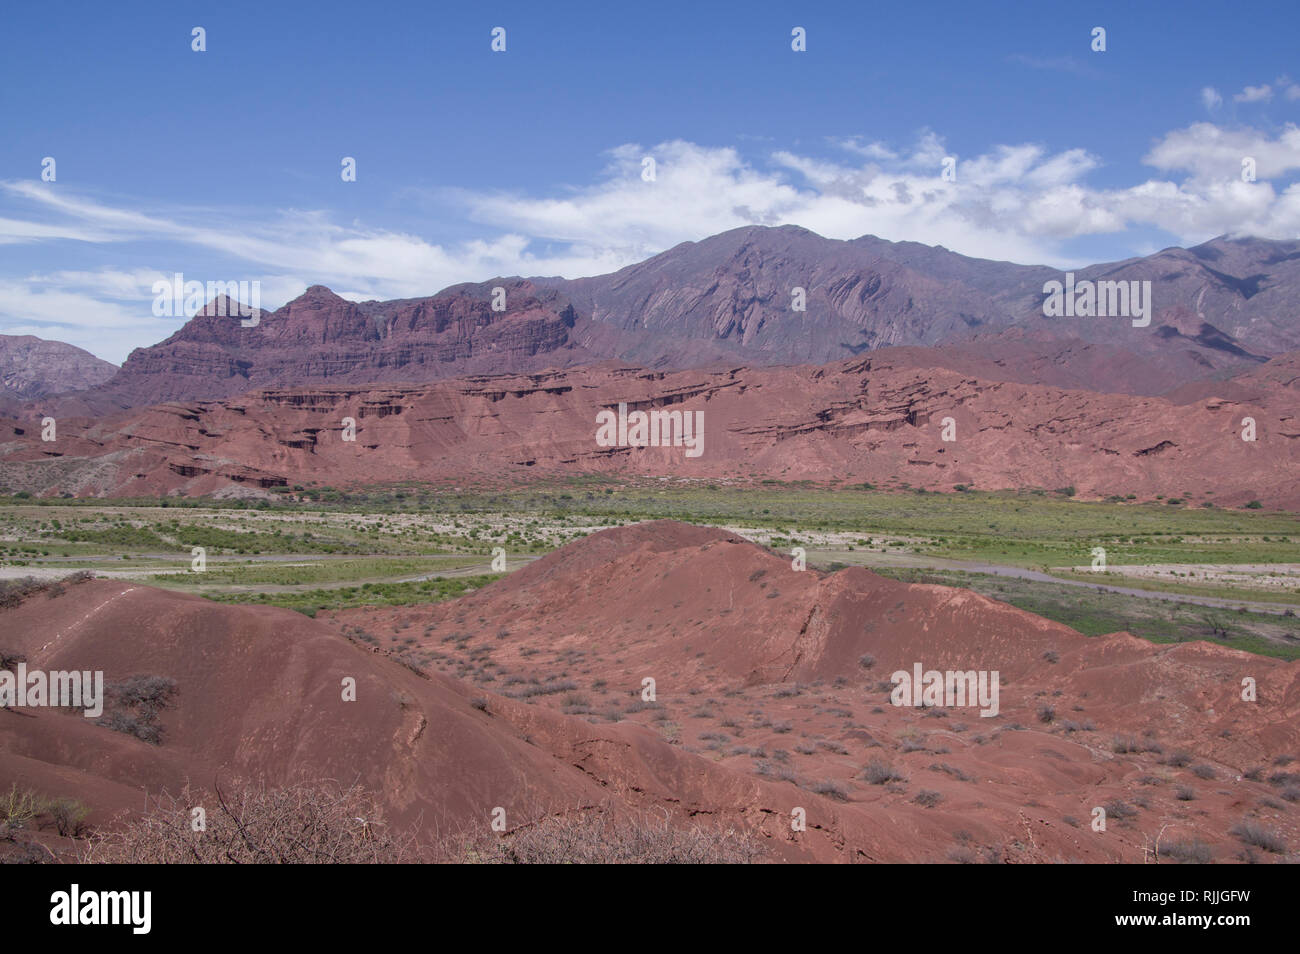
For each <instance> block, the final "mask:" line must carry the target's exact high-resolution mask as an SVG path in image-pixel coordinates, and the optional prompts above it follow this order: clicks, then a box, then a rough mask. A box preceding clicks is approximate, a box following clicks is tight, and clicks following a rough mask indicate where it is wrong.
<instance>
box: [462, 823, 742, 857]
mask: <svg viewBox="0 0 1300 954" xmlns="http://www.w3.org/2000/svg"><path fill="white" fill-rule="evenodd" d="M761 854H762V849H761V848H760V847H759V845H758V843H757V842H756V841H755V840H754V838H753V836H751V835H749V834H748V833H747V832H743V831H736V830H734V829H726V830H723V829H716V828H704V827H700V826H692V827H690V828H675V827H673V826H672V825H671V824H670V823H669V822H668V821H667V820H662V821H660V820H653V821H648V820H638V821H624V820H614V819H612V818H610V817H608V816H607V815H605V814H603V813H599V812H584V813H581V814H576V815H563V816H552V817H549V818H546V819H543V820H542V821H540V822H537V823H536V824H534V825H528V826H526V827H522V828H519V829H517V830H516V831H514V832H511V833H509V834H507V835H501V836H488V837H482V838H479V839H477V840H475V841H473V842H471V843H470V844H467V845H466V846H465V847H464V848H463V849H462V851H461V853H460V857H461V860H463V861H465V862H466V863H470V864H507V865H554V864H575V865H608V864H650V865H716V864H749V863H751V862H754V861H756V860H758V858H759V856H760V855H761Z"/></svg>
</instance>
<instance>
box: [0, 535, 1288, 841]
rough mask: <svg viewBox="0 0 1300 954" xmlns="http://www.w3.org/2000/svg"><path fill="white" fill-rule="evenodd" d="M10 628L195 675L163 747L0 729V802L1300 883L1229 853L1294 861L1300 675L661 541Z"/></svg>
mask: <svg viewBox="0 0 1300 954" xmlns="http://www.w3.org/2000/svg"><path fill="white" fill-rule="evenodd" d="M0 633H3V638H2V639H0V648H3V649H5V650H6V651H9V652H21V653H24V654H26V656H27V660H28V666H29V667H32V668H41V669H73V668H75V669H103V670H105V672H106V678H107V679H108V681H109V682H114V681H120V680H122V679H125V678H127V677H130V676H134V675H157V676H165V677H168V678H171V679H174V680H175V681H176V683H177V687H178V693H177V695H176V697H175V699H174V703H173V704H172V705H171V706H170V707H168V708H166V709H164V710H163V711H162V714H161V719H160V721H161V724H162V727H163V732H164V735H163V742H162V744H161V745H159V746H154V745H150V744H148V743H146V742H144V741H141V740H140V739H137V738H135V737H133V736H131V735H128V734H125V733H121V732H115V731H113V730H112V729H109V728H107V727H104V726H99V725H95V724H94V720H91V719H86V718H84V717H83V716H82V715H80V714H79V713H75V712H68V711H58V710H50V709H39V710H33V709H27V710H22V711H18V710H9V711H0V782H3V784H4V786H5V787H6V788H7V787H8V785H10V784H12V783H16V784H18V785H19V786H20V787H30V788H32V789H35V790H37V791H38V792H40V793H41V794H44V795H47V796H51V797H58V796H67V797H75V798H78V799H80V800H82V801H83V802H85V803H86V804H88V805H90V806H93V808H94V809H95V812H94V815H93V816H92V819H91V820H92V822H96V823H100V824H104V823H108V822H110V821H111V820H112V819H113V818H114V817H115V815H116V813H119V812H121V811H123V810H131V809H134V808H136V807H138V806H139V805H141V804H142V803H143V800H144V795H145V793H146V791H147V792H149V793H153V794H156V793H157V792H158V791H159V790H160V789H163V788H166V789H168V790H169V791H173V792H175V791H179V789H180V788H181V787H182V785H183V784H184V783H185V782H186V781H187V780H189V781H193V782H194V783H196V784H197V785H199V786H201V787H206V786H210V785H211V784H212V783H213V781H214V780H227V779H231V778H234V777H242V778H259V777H260V778H264V779H266V780H267V781H268V782H270V783H272V784H276V783H280V782H285V781H289V780H293V779H301V778H307V779H319V778H332V779H336V780H338V781H341V782H343V783H353V782H357V783H360V784H361V785H363V786H364V787H367V788H369V789H372V790H374V791H376V792H377V793H378V794H379V796H380V798H381V799H382V801H383V802H384V804H385V805H386V806H387V809H388V812H389V817H390V819H391V820H392V821H393V822H394V823H395V824H398V825H403V826H414V827H415V828H416V829H417V830H418V831H419V832H420V833H421V835H422V836H423V837H424V838H425V839H426V840H434V839H436V838H438V837H440V836H443V835H447V834H449V833H455V832H463V831H481V830H483V828H485V827H486V826H487V825H488V821H489V817H490V813H491V811H492V809H493V808H495V807H497V806H501V807H504V808H505V809H506V812H507V822H508V824H509V825H510V826H511V827H514V826H517V825H521V824H528V823H530V822H532V821H535V820H536V819H538V818H540V817H542V816H543V815H544V814H555V813H560V812H568V811H572V810H574V809H578V808H583V807H600V808H603V809H605V810H608V811H611V812H613V813H615V814H624V813H628V812H646V811H650V810H654V809H662V810H664V811H666V812H667V814H668V815H669V817H671V818H672V819H673V820H674V823H677V824H686V823H688V822H691V821H696V822H698V821H707V822H709V823H719V824H723V825H728V826H736V827H744V828H747V829H750V830H752V831H753V832H755V833H756V834H757V835H758V836H759V837H760V839H761V842H762V844H763V846H764V847H765V848H766V849H767V851H768V853H769V857H770V858H772V859H778V860H801V861H947V860H953V861H1002V862H1037V861H1062V860H1082V861H1129V862H1135V861H1142V860H1144V858H1145V857H1147V850H1148V849H1149V848H1150V847H1151V846H1152V843H1153V841H1154V840H1155V839H1156V838H1157V837H1158V838H1159V839H1160V846H1161V851H1162V853H1163V852H1168V851H1170V850H1173V851H1175V852H1178V851H1187V850H1191V846H1193V845H1194V843H1196V842H1201V843H1204V844H1205V845H1207V846H1209V850H1210V851H1211V852H1212V855H1213V858H1214V859H1215V860H1219V861H1232V860H1237V859H1240V858H1246V857H1257V858H1259V859H1261V860H1276V859H1278V858H1279V857H1280V856H1279V855H1277V854H1270V853H1267V852H1264V851H1261V850H1260V849H1258V848H1249V847H1248V846H1247V845H1245V844H1244V843H1243V842H1242V840H1241V839H1240V838H1239V837H1237V836H1235V835H1233V834H1232V833H1231V832H1230V829H1232V828H1233V827H1234V826H1235V825H1237V824H1238V823H1240V822H1242V821H1246V822H1249V823H1250V824H1253V825H1255V826H1258V827H1259V828H1261V829H1264V830H1266V831H1268V832H1271V833H1274V834H1275V835H1276V836H1277V837H1278V838H1280V839H1281V840H1283V841H1284V842H1285V843H1286V845H1287V846H1288V849H1289V850H1290V851H1291V852H1294V851H1295V847H1296V846H1297V845H1298V844H1300V825H1298V824H1297V818H1296V813H1295V810H1294V801H1293V800H1294V799H1295V798H1297V797H1300V784H1298V783H1300V775H1297V769H1296V767H1295V766H1294V765H1288V763H1289V762H1290V761H1291V760H1292V759H1294V758H1295V756H1296V755H1298V754H1300V738H1298V735H1300V729H1298V728H1297V719H1296V716H1297V708H1298V707H1300V681H1298V680H1297V678H1296V676H1297V667H1296V665H1295V664H1293V663H1291V664H1289V663H1283V662H1278V661H1275V660H1270V659H1265V658H1262V657H1257V656H1252V655H1249V654H1246V653H1241V652H1236V651H1233V650H1227V649H1223V648H1219V647H1216V646H1211V645H1208V644H1203V643H1189V644H1184V645H1179V646H1172V647H1170V646H1154V645H1151V644H1148V643H1146V642H1143V641H1141V640H1138V639H1136V638H1134V637H1132V636H1129V635H1127V634H1116V635H1112V636H1105V637H1099V638H1092V639H1090V638H1086V637H1084V636H1082V635H1080V634H1078V633H1076V632H1074V631H1073V630H1070V629H1068V628H1067V627H1064V626H1061V625H1058V624H1055V623H1052V622H1049V621H1047V620H1044V619H1041V618H1039V617H1036V616H1034V615H1032V614H1029V613H1026V612H1022V611H1020V610H1017V609H1014V608H1012V607H1009V606H1006V605H1004V604H1000V603H997V602H995V601H992V600H988V599H985V598H983V597H980V596H977V595H975V594H972V593H969V592H967V591H963V590H957V589H951V588H946V587H934V586H920V585H908V584H902V583H897V582H894V581H890V580H886V579H883V578H881V577H877V576H875V575H874V574H872V573H870V572H868V571H866V570H863V569H860V568H852V569H848V570H842V571H840V572H838V573H835V574H829V575H825V574H820V573H818V572H816V571H813V570H808V571H802V572H799V571H795V570H793V569H792V568H791V565H790V562H789V560H788V559H786V558H785V557H783V556H780V555H776V554H773V553H770V552H768V551H765V550H762V549H760V548H758V547H756V546H754V545H752V544H750V543H748V542H745V541H743V540H741V539H740V538H737V537H734V536H732V535H730V534H727V533H725V532H723V531H719V530H714V529H702V528H697V527H693V526H688V525H684V524H678V523H673V522H667V521H664V522H657V523H651V524H642V525H638V526H635V527H627V528H621V529H616V530H610V531H605V532H602V533H599V534H596V535H594V536H592V537H589V538H587V539H585V540H583V541H579V542H576V543H574V544H571V545H570V546H568V547H565V548H564V549H562V550H560V551H557V552H556V553H553V554H551V555H550V556H548V557H546V558H544V559H542V560H539V561H537V562H536V563H534V564H532V565H530V566H529V567H527V568H525V569H522V570H520V571H518V572H516V573H514V574H512V575H511V576H509V577H507V578H504V579H502V580H500V581H497V582H496V583H494V584H492V585H491V586H489V587H487V588H485V589H483V590H481V591H479V592H476V593H473V594H470V595H468V596H466V597H464V598H461V599H459V600H456V601H454V602H449V603H443V604H436V605H432V606H415V607H401V608H390V609H376V608H369V609H358V610H350V611H345V612H340V613H337V614H334V615H333V616H331V617H330V618H328V619H324V618H322V619H321V620H310V619H307V618H306V617H303V616H301V615H299V614H296V613H293V612H290V611H284V610H277V609H266V608H252V607H235V606H227V605H220V604H214V603H210V602H207V601H205V600H203V599H200V598H197V597H190V596H184V595H177V594H173V593H168V592H164V591H160V590H155V589H151V588H148V587H141V586H132V585H128V584H122V583H117V582H106V581H96V582H91V583H83V584H79V585H76V586H71V587H69V588H68V590H67V592H66V593H65V594H63V595H59V596H53V597H50V596H46V595H44V594H37V595H35V596H32V597H29V598H28V599H27V600H26V601H25V602H24V603H23V604H22V605H21V606H19V607H18V608H15V609H7V610H0ZM345 637H346V638H345ZM372 641H377V642H378V645H377V646H375V645H368V643H370V642H372ZM864 657H871V658H869V659H868V658H864ZM916 662H920V663H922V664H923V665H924V666H925V668H927V669H929V668H935V669H962V670H965V669H987V670H998V671H999V672H1000V674H1001V694H1000V706H1001V713H1000V714H999V715H998V716H997V717H995V718H982V717H981V716H980V715H979V714H978V711H977V710H974V709H960V710H956V711H954V710H951V709H944V708H929V709H921V708H916V709H913V708H896V707H894V706H892V705H891V704H890V701H889V692H888V689H889V686H888V682H887V680H888V679H889V675H890V673H891V672H892V671H893V670H895V669H910V668H911V667H912V665H913V663H916ZM411 666H415V667H417V668H423V669H424V670H425V672H423V673H421V672H416V671H414V670H413V669H412V668H411ZM438 670H442V671H441V672H439V671H438ZM349 676H350V677H352V678H355V679H356V682H357V701H355V702H344V701H343V700H342V698H341V689H340V687H341V682H342V680H343V679H344V677H349ZM647 676H649V677H653V678H654V679H655V680H656V683H657V700H656V702H654V703H653V704H651V703H643V702H641V687H642V679H643V678H645V677H647ZM1244 676H1250V677H1252V678H1254V679H1255V680H1257V683H1258V687H1259V701H1258V702H1254V703H1250V702H1243V701H1241V699H1240V694H1241V689H1240V683H1241V679H1242V678H1243V677H1244ZM1049 709H1050V711H1049ZM1117 740H1118V744H1117ZM1117 749H1122V750H1124V751H1117ZM873 761H876V762H878V763H879V764H878V765H876V766H874V767H873V766H871V763H872V762H873ZM885 769H889V770H891V771H892V773H893V774H894V775H896V776H897V777H894V778H889V777H880V776H882V775H888V774H889V773H888V772H885V771H884V770H885ZM873 771H874V772H875V773H876V775H875V776H873V775H872V772H873ZM1184 789H1185V791H1184ZM1096 806H1105V807H1106V808H1107V811H1108V814H1109V820H1108V827H1107V830H1106V831H1105V832H1095V831H1093V830H1092V829H1091V828H1090V825H1089V823H1090V821H1091V817H1092V811H1093V809H1094V807H1096ZM797 807H801V808H803V809H805V811H806V813H807V831H806V832H795V831H793V830H792V828H791V824H790V819H791V812H792V811H793V810H794V809H795V808H797ZM1292 857H1294V855H1292ZM1166 860H1167V856H1166Z"/></svg>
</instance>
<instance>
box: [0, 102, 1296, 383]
mask: <svg viewBox="0 0 1300 954" xmlns="http://www.w3.org/2000/svg"><path fill="white" fill-rule="evenodd" d="M1289 83H1290V81H1289V80H1288V81H1285V83H1284V82H1283V81H1282V80H1279V82H1278V84H1277V88H1278V89H1288V90H1289V89H1290V88H1291V86H1290V85H1288V84H1289ZM1287 95H1289V93H1288V94H1287ZM1216 96H1217V93H1216ZM1207 102H1208V100H1207ZM830 145H831V147H832V149H831V150H829V152H828V151H826V150H822V153H823V154H809V153H808V152H806V151H794V150H790V149H786V150H777V151H773V152H770V153H769V154H767V155H758V156H746V155H742V154H741V152H740V151H738V150H737V149H735V148H731V147H726V146H721V147H715V146H704V145H699V144H696V143H691V142H685V141H681V140H674V141H670V142H665V143H660V144H658V145H655V146H649V147H646V146H642V145H639V144H633V143H628V144H624V145H621V146H618V147H616V148H614V149H612V150H610V152H609V153H608V155H607V160H608V161H607V164H606V166H605V168H604V169H603V171H602V173H601V175H599V176H598V177H597V178H596V180H595V181H593V182H590V183H587V184H583V185H578V186H573V187H569V188H566V189H562V190H552V192H551V193H550V194H543V195H530V194H525V193H522V192H511V191H496V192H481V191H471V190H444V191H441V192H439V193H436V194H435V198H436V199H437V200H438V201H439V202H440V203H442V204H443V206H444V207H445V206H450V207H452V208H454V209H456V210H458V211H459V213H460V216H461V220H462V221H463V220H466V219H467V220H468V221H469V222H471V223H477V225H478V226H480V227H486V228H484V232H485V233H490V237H484V238H482V239H479V240H475V241H466V242H461V243H458V244H454V245H448V244H437V243H433V242H430V241H428V240H427V239H425V238H423V237H422V236H419V235H415V234H410V233H408V232H403V231H394V230H391V229H384V228H379V227H374V226H370V225H366V224H364V223H359V222H353V223H349V224H339V223H338V222H336V221H335V220H334V219H333V218H332V217H331V216H330V215H329V214H328V213H326V212H322V211H300V210H284V211H279V212H276V213H274V214H272V215H270V216H262V215H258V214H255V213H253V212H249V213H238V212H235V211H232V210H228V209H227V210H214V209H192V208H191V209H172V210H156V209H155V210H138V209H127V208H119V207H116V206H113V205H110V204H107V203H105V202H103V201H99V200H96V199H95V198H92V197H88V196H86V195H83V194H79V193H77V192H74V191H70V190H67V189H64V188H62V187H61V188H60V189H58V190H54V189H50V188H48V187H45V186H43V185H39V184H33V183H28V182H5V183H0V190H2V191H3V192H4V193H5V194H7V195H8V196H9V197H10V198H12V199H14V200H16V201H17V202H19V203H25V204H26V206H27V207H28V209H29V210H30V211H31V214H30V215H29V216H27V218H26V219H24V218H21V217H19V216H17V215H13V216H11V217H9V218H5V219H0V243H4V242H7V243H9V244H16V243H27V244H37V243H40V244H46V245H50V246H51V247H54V245H55V243H60V246H59V247H66V245H67V243H93V244H95V245H118V246H124V249H123V254H124V255H126V256H128V259H129V256H131V255H132V254H135V255H136V256H137V257H138V258H145V257H148V258H149V259H150V261H149V265H150V266H151V267H149V268H134V267H131V268H119V269H104V270H99V271H95V270H84V269H83V270H76V269H73V268H66V269H64V270H60V271H50V272H48V273H45V274H40V275H27V276H25V277H16V276H13V275H11V276H10V277H9V278H3V277H0V325H3V326H4V327H5V330H8V331H13V330H14V329H15V328H19V327H21V328H25V329H32V328H39V327H46V331H45V333H44V336H46V337H57V338H62V339H63V340H69V341H72V342H73V343H76V344H81V345H82V346H83V347H90V348H91V350H94V351H95V352H96V353H99V354H101V355H103V356H106V357H111V358H113V359H115V360H120V358H121V357H122V356H124V355H125V350H126V348H127V345H128V342H129V343H132V344H149V343H152V342H153V341H156V340H158V339H159V338H161V337H163V336H164V335H165V334H166V333H168V332H169V331H170V330H172V326H170V325H169V326H167V327H166V329H165V330H162V331H160V330H159V326H160V324H161V323H160V321H159V320H158V319H155V318H153V316H152V314H151V313H150V311H149V307H148V305H149V301H150V300H151V294H150V287H151V285H152V282H153V281H154V280H155V279H156V278H160V277H161V278H167V277H170V274H171V271H172V269H171V268H169V267H168V263H166V262H163V261H159V260H158V253H157V251H156V248H157V247H158V246H159V245H163V246H165V247H175V248H177V249H180V250H183V251H184V254H185V256H186V258H187V259H193V257H194V256H193V250H194V249H195V248H198V249H200V250H206V251H207V252H208V253H211V254H210V257H211V258H212V259H213V260H214V261H225V262H229V263H231V265H230V272H233V273H225V274H218V275H192V276H191V275H188V274H187V275H186V277H187V278H193V279H197V280H202V281H209V280H223V281H227V280H258V281H261V282H262V302H263V306H264V307H269V308H274V307H277V306H278V305H280V304H282V303H283V302H284V301H286V300H288V299H290V298H292V297H294V296H296V295H297V294H299V293H301V291H302V290H303V289H304V288H305V287H306V286H307V285H310V284H314V283H317V282H320V283H324V284H327V285H329V286H330V287H331V288H333V289H334V290H335V291H336V292H338V293H339V294H340V295H343V296H344V297H346V298H350V299H353V300H359V299H367V298H398V297H414V296H422V295H428V294H432V293H433V292H435V291H437V290H438V289H440V288H443V287H446V286H447V285H451V284H455V283H458V282H463V281H481V280H486V279H488V278H491V277H494V276H498V275H515V274H518V275H562V276H565V277H570V278H573V277H580V276H583V275H593V274H600V273H604V272H609V271H613V270H615V269H617V268H620V267H622V266H624V265H627V264H630V263H632V262H636V261H640V260H642V259H644V258H646V257H648V256H650V255H652V254H654V253H656V252H659V251H662V250H663V249H666V248H669V247H671V246H673V245H676V244H678V243H679V242H682V241H688V240H698V239H701V238H704V237H706V236H709V235H712V234H715V233H717V232H721V231H724V230H727V229H731V228H735V227H739V226H744V225H752V224H763V225H781V224H797V225H802V226H804V227H806V228H810V229H812V230H814V231H816V232H819V233H820V234H822V235H826V236H828V237H832V238H856V237H858V236H860V235H863V234H874V235H879V236H881V237H883V238H888V239H892V240H896V241H901V240H911V241H917V242H924V243H927V244H932V245H944V246H946V247H947V248H950V249H953V250H954V251H958V252H962V253H964V254H967V255H973V256H979V257H984V258H998V259H1006V260H1010V261H1017V262H1027V263H1041V264H1049V265H1077V264H1082V263H1079V262H1077V261H1074V260H1072V259H1071V258H1070V257H1069V256H1067V255H1066V254H1065V252H1064V250H1065V248H1066V245H1065V243H1066V242H1067V240H1070V239H1073V238H1076V237H1079V236H1084V235H1098V234H1117V235H1123V234H1124V233H1125V232H1126V231H1127V230H1129V229H1134V228H1143V229H1150V228H1155V229H1160V230H1164V231H1167V232H1169V233H1172V234H1173V235H1174V236H1176V237H1177V238H1178V240H1179V241H1180V242H1182V243H1183V244H1191V243H1194V242H1199V241H1204V240H1205V239H1207V238H1210V237H1212V236H1214V235H1217V234H1220V233H1224V232H1230V233H1237V234H1255V235H1260V236H1265V237H1273V238H1294V237H1295V235H1296V234H1298V233H1300V187H1297V186H1296V185H1291V184H1288V183H1287V182H1285V181H1282V177H1284V176H1288V175H1291V174H1294V173H1295V172H1297V171H1298V170H1300V129H1298V128H1297V127H1296V126H1295V125H1290V124H1289V125H1287V126H1285V127H1283V128H1282V129H1281V130H1280V131H1278V132H1277V133H1275V134H1270V133H1267V132H1263V131H1260V130H1256V129H1251V128H1227V127H1223V126H1218V125H1215V124H1213V123H1209V122H1203V123H1195V124H1193V125H1191V126H1188V127H1187V128H1184V129H1177V130H1173V131H1170V132H1168V133H1167V134H1165V135H1164V136H1163V137H1161V138H1160V139H1159V140H1158V141H1156V142H1155V143H1154V144H1153V145H1152V147H1151V149H1150V151H1149V152H1148V154H1147V155H1146V156H1145V157H1143V161H1144V162H1145V163H1146V164H1147V165H1149V166H1151V167H1152V168H1153V169H1154V170H1156V174H1155V175H1154V176H1153V177H1152V178H1150V179H1148V180H1147V181H1143V182H1138V183H1135V184H1133V185H1130V186H1128V187H1120V188H1115V187H1112V188H1098V187H1094V186H1091V185H1089V184H1088V181H1087V180H1088V178H1089V176H1090V175H1092V174H1093V173H1094V172H1096V171H1097V170H1099V169H1100V168H1101V166H1102V160H1101V159H1100V158H1099V157H1098V156H1096V155H1093V154H1092V153H1090V152H1088V151H1087V150H1084V149H1081V148H1065V149H1060V150H1057V151H1052V150H1049V149H1048V148H1047V147H1045V146H1043V145H1041V144H1036V143H1020V144H1002V145H995V146H992V147H990V148H988V149H987V150H985V151H984V152H983V153H980V154H975V155H970V156H956V158H957V159H958V163H957V177H956V181H954V182H949V181H944V179H943V178H942V176H941V171H942V163H943V160H944V157H945V156H948V155H955V153H954V152H952V151H950V150H949V149H948V147H947V145H946V143H945V142H944V141H943V139H942V137H940V136H939V135H937V134H936V133H934V132H932V131H923V132H922V133H921V134H920V135H919V136H918V137H917V139H916V141H915V142H914V143H913V144H912V145H911V146H910V147H907V148H899V147H898V146H897V145H896V144H887V143H882V142H875V141H870V140H867V139H864V138H861V137H849V138H842V139H836V140H832V141H830ZM647 155H650V156H653V157H654V158H655V160H656V171H657V176H656V179H655V181H653V182H646V181H643V179H642V178H641V172H642V158H643V157H644V156H647ZM1244 157H1251V158H1253V159H1254V160H1255V163H1256V174H1257V176H1258V181H1256V182H1254V183H1245V182H1242V181H1241V178H1240V171H1241V161H1242V159H1243V158H1244ZM142 242H146V243H154V244H153V245H152V246H151V251H150V252H148V253H147V256H146V254H144V253H136V252H133V250H132V248H131V245H132V243H142ZM51 257H53V256H51ZM63 260H64V261H69V259H68V258H64V259H63ZM32 333H36V334H42V332H41V331H39V330H36V331H32Z"/></svg>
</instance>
